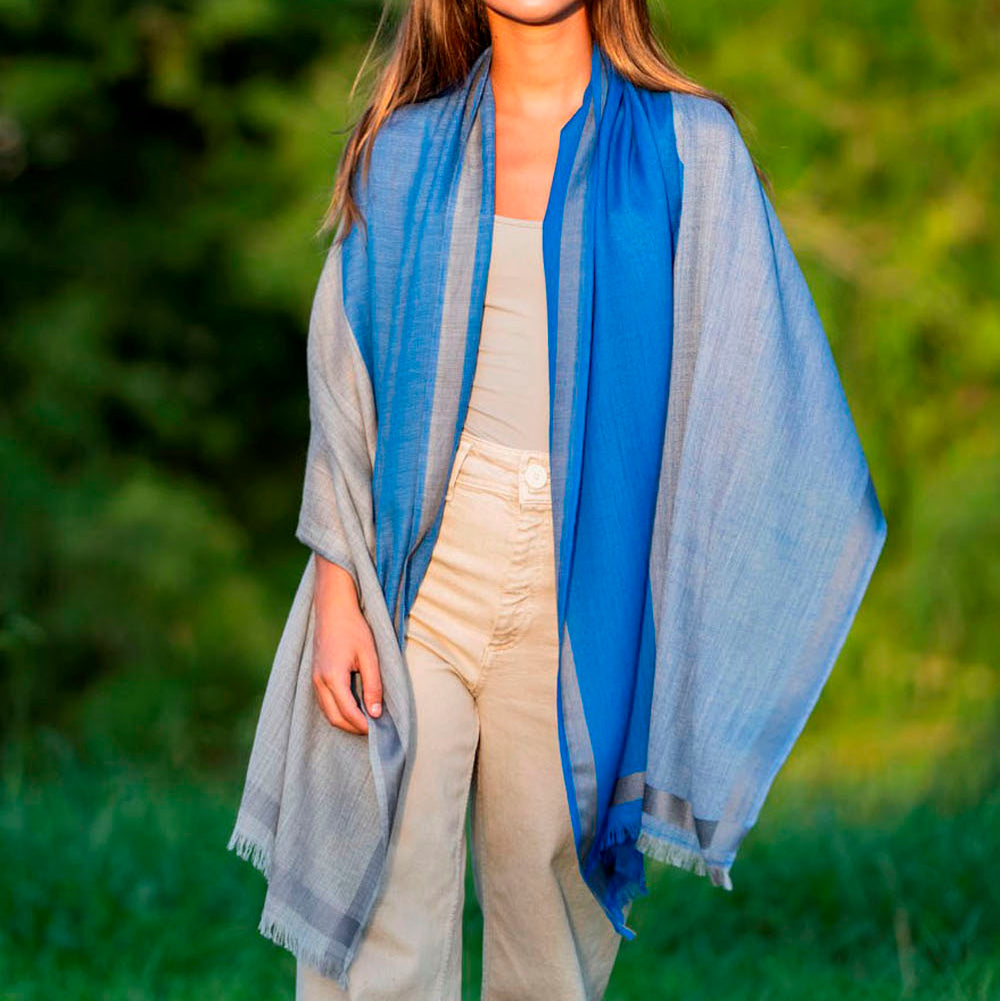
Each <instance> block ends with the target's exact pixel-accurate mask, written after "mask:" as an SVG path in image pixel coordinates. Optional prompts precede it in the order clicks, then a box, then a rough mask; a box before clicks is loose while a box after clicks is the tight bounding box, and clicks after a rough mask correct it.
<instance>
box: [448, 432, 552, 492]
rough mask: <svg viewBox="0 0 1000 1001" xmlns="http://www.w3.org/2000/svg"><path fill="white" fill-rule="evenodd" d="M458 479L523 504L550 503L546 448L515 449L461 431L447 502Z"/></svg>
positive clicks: (549, 472)
mask: <svg viewBox="0 0 1000 1001" xmlns="http://www.w3.org/2000/svg"><path fill="white" fill-rule="evenodd" d="M459 479H462V480H465V481H467V482H469V483H470V484H478V485H480V486H483V487H486V488H488V489H490V490H493V491H494V492H498V493H502V494H504V495H506V496H509V497H512V498H516V499H517V501H518V502H519V503H520V504H522V505H523V504H535V505H538V504H540V505H551V503H552V486H551V470H550V467H549V453H548V451H547V450H546V449H532V448H514V447H512V446H510V445H503V444H501V443H500V442H495V441H490V440H489V439H487V438H482V437H480V436H479V435H476V434H473V433H472V432H471V431H468V430H466V429H463V430H462V433H461V435H460V436H459V440H458V449H457V451H456V453H455V461H454V462H453V463H452V467H451V475H450V477H449V480H448V492H447V495H446V499H448V500H450V499H451V495H452V493H453V492H454V489H455V483H456V482H457V481H458V480H459Z"/></svg>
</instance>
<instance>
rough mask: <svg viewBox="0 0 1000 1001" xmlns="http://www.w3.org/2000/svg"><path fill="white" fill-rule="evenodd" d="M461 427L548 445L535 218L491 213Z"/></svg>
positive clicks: (522, 443)
mask: <svg viewBox="0 0 1000 1001" xmlns="http://www.w3.org/2000/svg"><path fill="white" fill-rule="evenodd" d="M465 427H466V428H467V429H468V430H469V431H470V432H471V433H472V434H476V435H479V436H480V437H482V438H488V439H489V440H491V441H495V442H499V443H500V444H503V445H508V446H510V447H512V448H530V449H536V450H539V451H545V450H548V447H549V367H548V322H547V317H546V302H545V271H544V266H543V259H542V221H541V220H540V219H538V220H535V219H515V218H513V217H509V216H501V215H495V216H494V217H493V251H492V256H491V258H490V267H489V273H488V275H487V279H486V301H485V305H484V308H483V326H482V331H481V333H480V338H479V354H478V356H477V358H476V371H475V373H474V376H473V382H472V393H471V395H470V397H469V409H468V412H467V414H466V418H465Z"/></svg>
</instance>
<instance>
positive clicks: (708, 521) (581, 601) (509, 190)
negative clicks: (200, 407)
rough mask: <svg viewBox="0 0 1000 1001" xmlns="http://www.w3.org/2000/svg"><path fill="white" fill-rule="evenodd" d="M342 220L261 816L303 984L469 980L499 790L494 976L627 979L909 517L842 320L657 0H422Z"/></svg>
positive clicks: (260, 735)
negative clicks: (652, 907) (665, 881)
mask: <svg viewBox="0 0 1000 1001" xmlns="http://www.w3.org/2000/svg"><path fill="white" fill-rule="evenodd" d="M328 221H330V222H331V223H336V222H338V221H339V222H340V223H341V224H342V225H341V228H340V232H339V233H338V238H337V240H335V241H334V244H333V246H332V247H331V250H330V253H329V255H328V257H327V261H326V265H325V267H324V270H323V274H322V275H321V277H320V282H319V287H318V289H317V294H316V298H315V301H314V306H313V313H312V317H311V321H310V336H309V354H308V360H309V390H310V404H311V410H310V413H311V420H312V433H311V437H310V445H309V455H308V461H307V470H306V477H305V486H304V491H303V501H302V510H301V515H300V520H299V525H298V530H297V535H298V538H299V539H300V540H301V541H303V542H304V543H305V544H306V545H308V546H309V547H310V549H311V550H312V551H313V553H314V556H313V557H312V558H311V559H310V561H309V563H308V564H307V567H306V570H305V572H304V574H303V577H302V581H301V584H300V586H299V589H298V592H297V594H296V597H295V601H294V603H293V607H292V610H291V613H290V615H289V620H288V623H287V625H286V628H285V631H284V633H283V636H282V640H281V643H280V644H279V649H278V652H277V656H276V658H275V664H274V668H273V669H272V673H271V677H270V679H269V682H268V687H267V691H266V693H265V696H264V704H263V707H262V710H261V718H260V722H259V725H258V730H257V735H256V738H255V742H254V748H253V751H252V754H251V760H250V767H249V772H248V777H247V784H246V788H245V790H244V795H243V801H242V803H241V806H240V813H239V816H238V818H237V823H236V827H235V829H234V831H233V835H232V837H231V839H230V843H229V846H230V848H233V849H235V850H236V851H238V852H239V853H240V854H241V855H243V856H244V857H247V858H250V859H252V861H253V862H254V863H255V864H256V865H258V866H259V867H260V868H261V869H262V870H263V871H264V873H265V874H266V875H267V878H268V894H267V899H266V901H265V906H264V913H263V914H262V917H261V924H260V930H261V931H262V932H263V933H264V934H265V935H267V936H269V937H271V938H272V939H273V940H275V941H276V942H278V943H280V944H282V945H284V946H286V947H288V948H289V949H290V950H291V951H292V952H293V953H294V954H295V955H296V957H297V958H298V962H299V965H298V976H297V994H298V997H299V998H300V1001H301V999H310V1001H318V999H332V998H357V999H361V998H364V999H365V1001H376V999H390V998H421V999H423V998H427V999H438V998H447V999H457V998H459V997H460V994H461V919H462V908H463V902H464V901H463V889H464V872H465V863H466V854H465V852H466V842H465V838H464V825H465V820H466V810H467V808H470V809H471V820H472V824H471V832H472V841H471V844H472V859H473V863H474V866H473V871H474V875H475V881H476V891H477V895H478V898H479V902H480V904H481V907H482V911H483V916H484V955H483V986H482V997H483V998H484V999H487V1001H499V999H501V998H519V999H531V998H539V999H541V998H546V999H580V998H595V999H596V998H600V997H602V995H603V993H604V991H605V988H606V986H607V983H608V980H609V978H610V975H611V971H612V967H613V965H614V962H615V959H616V955H617V952H618V947H619V944H620V941H621V938H622V937H625V938H633V937H634V936H635V932H634V930H633V929H631V928H629V927H628V926H627V924H626V923H625V922H626V918H627V915H628V913H629V909H630V907H631V903H632V901H633V900H634V898H635V897H637V896H640V895H643V894H645V893H646V892H647V888H646V885H645V879H644V869H643V863H644V856H646V855H649V856H652V857H654V858H656V859H659V860H661V861H665V862H668V863H670V864H673V865H676V866H678V867H681V868H685V869H689V870H692V871H694V872H696V873H699V874H702V875H708V876H709V877H710V878H711V880H712V882H713V883H714V884H716V885H718V886H721V887H724V888H726V889H732V881H731V878H730V874H729V871H730V868H731V866H732V863H733V860H734V858H735V855H736V851H737V848H738V846H739V844H740V843H741V841H742V839H743V837H744V836H745V834H746V833H747V831H748V830H749V829H750V828H751V827H752V826H753V824H754V822H755V821H756V818H757V815H758V813H759V810H760V807H761V805H762V803H763V800H764V797H765V795H766V793H767V790H768V788H769V786H770V784H771V782H772V781H773V779H774V777H775V774H776V773H777V771H778V769H779V768H780V766H781V764H782V762H783V761H784V760H785V757H786V756H787V754H788V752H789V750H790V748H791V745H792V743H793V742H794V740H795V739H796V737H797V736H798V734H799V732H800V731H801V729H802V727H803V725H804V724H805V721H806V718H807V717H808V715H809V712H810V711H811V709H812V707H813V705H814V704H815V701H816V699H817V698H818V696H819V693H820V690H821V688H822V686H823V684H824V682H825V680H826V677H827V676H828V674H829V671H830V669H831V668H832V665H833V662H834V660H835V658H836V656H837V653H838V652H839V650H840V647H841V645H842V643H843V641H844V638H845V636H846V633H847V630H848V629H849V627H850V624H851V621H852V619H853V617H854V615H855V613H856V611H857V608H858V605H859V603H860V601H861V598H862V595H863V593H864V591H865V589H866V587H867V584H868V581H869V579H870V576H871V574H872V572H873V569H874V566H875V563H876V561H877V559H878V556H879V553H880V551H881V549H882V546H883V543H884V540H885V535H886V525H885V519H884V517H883V515H882V512H881V509H880V507H879V504H878V500H877V497H876V494H875V490H874V486H873V484H872V480H871V476H870V472H869V469H868V465H867V462H866V461H865V456H864V453H863V451H862V449H861V446H860V442H859V440H858V437H857V434H856V431H855V428H854V425H853V422H852V420H851V416H850V412H849V410H848V407H847V403H846V400H845V398H844V395H843V389H842V387H841V383H840V380H839V376H838V373H837V370H836V366H835V365H834V363H833V359H832V355H831V353H830V350H829V345H828V343H827V341H826V338H825V335H824V333H823V329H822V326H821V325H820V322H819V318H818V316H817V314H816V310H815V307H814V305H813V303H812V300H811V298H810V296H809V292H808V289H807V288H806V286H805V281H804V279H803V277H802V273H801V271H800V270H799V268H798V266H797V264H796V262H795V258H794V256H793V254H792V252H791V249H790V247H789V245H788V242H787V240H786V239H785V236H784V233H783V231H782V229H781V226H780V223H779V222H778V220H777V217H776V215H775V213H774V210H773V207H772V206H771V204H770V202H769V200H768V199H767V197H766V196H765V194H764V192H763V188H762V187H761V184H760V180H759V177H758V174H757V172H756V168H755V165H754V164H753V161H752V159H751V158H750V156H749V153H748V151H747V149H746V146H745V144H744V143H743V141H742V138H741V136H740V134H739V131H738V129H737V128H736V127H735V124H734V122H733V119H732V117H731V114H730V112H729V110H728V105H726V104H725V102H724V101H722V100H721V99H719V98H717V97H716V95H713V94H711V93H710V92H708V91H705V90H704V89H703V88H700V87H698V86H697V85H696V84H694V83H692V82H691V81H690V80H688V79H686V78H685V77H684V76H683V75H681V74H680V73H679V72H678V71H677V70H676V68H674V67H673V66H672V65H671V64H670V62H669V61H668V60H667V59H666V57H665V56H663V55H662V53H661V51H660V50H659V48H658V47H657V45H656V43H655V41H654V39H653V37H652V35H651V32H650V28H649V20H648V14H647V11H646V6H645V0H590V2H589V3H587V2H583V0H572V2H570V0H412V3H411V4H410V6H409V9H408V11H407V12H406V14H405V16H404V19H403V21H402V24H401V26H400V29H399V35H398V38H397V43H396V47H395V50H394V53H393V56H392V58H391V59H390V61H389V63H388V65H387V67H386V69H385V70H384V71H383V73H382V76H381V78H380V80H379V82H378V84H377V86H376V89H375V95H374V98H373V100H372V103H371V105H370V106H369V108H368V109H367V111H366V112H365V114H364V115H363V116H362V119H361V121H360V123H359V125H358V127H357V129H356V130H355V131H354V133H353V135H352V137H351V139H350V141H349V143H348V146H347V150H346V154H345V161H344V163H343V164H342V168H341V172H340V175H339V177H338V181H337V186H336V189H335V193H334V200H333V204H332V206H331V212H330V216H329V220H328ZM355 682H359V683H360V691H357V690H356V688H355ZM348 971H350V976H348Z"/></svg>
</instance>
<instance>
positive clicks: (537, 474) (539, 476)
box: [524, 462, 547, 489]
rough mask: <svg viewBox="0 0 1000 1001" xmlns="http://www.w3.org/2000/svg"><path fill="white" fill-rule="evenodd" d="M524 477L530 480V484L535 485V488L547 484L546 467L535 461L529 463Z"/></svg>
mask: <svg viewBox="0 0 1000 1001" xmlns="http://www.w3.org/2000/svg"><path fill="white" fill-rule="evenodd" d="M524 478H525V479H526V480H527V481H528V485H529V486H532V487H535V489H538V487H543V486H545V480H546V479H547V476H546V473H545V467H544V466H539V465H537V464H536V463H534V462H530V463H528V468H527V469H526V470H525V471H524Z"/></svg>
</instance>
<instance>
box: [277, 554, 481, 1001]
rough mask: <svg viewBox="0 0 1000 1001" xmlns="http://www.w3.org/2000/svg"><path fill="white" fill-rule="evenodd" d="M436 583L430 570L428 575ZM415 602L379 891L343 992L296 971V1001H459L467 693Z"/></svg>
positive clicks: (469, 719) (471, 739)
mask: <svg viewBox="0 0 1000 1001" xmlns="http://www.w3.org/2000/svg"><path fill="white" fill-rule="evenodd" d="M432 572H433V573H434V576H435V579H436V578H437V568H436V567H435V566H434V564H433V563H432V565H431V567H429V568H428V573H429V574H430V573H432ZM423 607H424V606H423V604H422V603H421V598H420V597H418V599H417V602H416V603H415V604H414V609H413V611H414V615H415V616H416V619H411V625H410V632H409V634H408V637H407V645H406V659H407V664H408V667H409V671H410V676H411V678H412V680H413V692H414V700H415V711H416V730H415V734H414V741H415V753H414V760H413V766H412V773H411V775H410V778H409V782H408V784H407V786H406V788H405V791H404V793H403V796H402V797H401V800H400V806H399V809H400V810H402V817H401V820H400V822H399V824H398V826H397V827H396V828H395V830H394V831H393V840H392V842H391V843H390V849H389V857H388V860H387V871H386V874H385V883H384V884H383V891H382V894H381V896H380V897H379V899H378V900H377V901H376V903H375V907H374V910H373V913H372V917H371V923H370V925H369V927H368V929H367V931H366V932H365V936H364V938H363V939H362V941H361V944H360V946H359V947H358V952H357V954H356V956H355V958H354V961H353V963H352V964H351V967H350V969H349V971H348V985H349V986H348V990H347V992H345V991H343V990H342V989H341V988H340V987H339V985H338V984H337V983H336V982H335V981H334V980H331V979H328V978H326V977H323V976H322V975H321V974H320V973H319V972H318V971H316V970H314V969H312V968H311V967H309V966H307V965H305V964H303V963H299V964H298V966H297V973H296V991H295V996H296V1001H403V999H410V998H412V999H418V998H419V999H427V1001H461V987H462V966H461V959H462V949H461V941H462V939H461V935H462V911H463V905H464V892H465V866H466V842H465V817H466V809H467V805H468V794H469V787H470V782H471V775H472V769H473V765H474V760H475V752H476V744H477V740H478V717H477V712H476V707H475V703H474V700H473V698H472V696H471V694H470V693H469V690H468V688H467V687H466V686H465V684H464V683H463V682H462V680H461V679H460V677H459V676H458V675H457V674H456V673H455V671H454V670H453V669H452V666H451V665H450V664H449V663H448V661H447V660H446V659H445V658H443V657H442V656H440V655H439V653H437V652H435V650H434V649H432V648H431V647H432V646H435V647H436V646H437V644H436V643H431V644H430V645H428V643H427V642H425V640H428V641H429V640H430V639H431V635H432V630H431V627H430V626H428V625H426V624H425V623H424V622H423V620H422V619H421V615H422V614H423Z"/></svg>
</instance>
